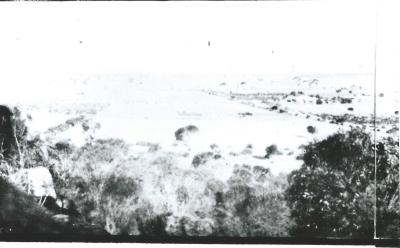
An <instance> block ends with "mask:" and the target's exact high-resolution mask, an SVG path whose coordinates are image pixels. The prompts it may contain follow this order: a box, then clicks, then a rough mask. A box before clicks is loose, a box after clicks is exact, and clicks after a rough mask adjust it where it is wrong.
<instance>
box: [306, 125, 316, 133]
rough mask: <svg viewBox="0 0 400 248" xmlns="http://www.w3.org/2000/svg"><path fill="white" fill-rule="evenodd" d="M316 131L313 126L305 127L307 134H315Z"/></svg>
mask: <svg viewBox="0 0 400 248" xmlns="http://www.w3.org/2000/svg"><path fill="white" fill-rule="evenodd" d="M316 131H317V129H316V128H315V127H313V126H308V127H307V132H309V133H315V132H316Z"/></svg>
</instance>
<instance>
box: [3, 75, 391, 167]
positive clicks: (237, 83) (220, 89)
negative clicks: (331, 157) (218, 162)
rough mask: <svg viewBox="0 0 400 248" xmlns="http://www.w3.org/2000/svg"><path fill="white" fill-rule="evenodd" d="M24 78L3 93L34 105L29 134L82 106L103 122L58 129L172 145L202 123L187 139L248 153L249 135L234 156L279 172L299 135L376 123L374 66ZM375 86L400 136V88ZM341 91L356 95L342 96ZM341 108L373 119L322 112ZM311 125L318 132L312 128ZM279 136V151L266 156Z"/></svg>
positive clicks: (292, 158)
mask: <svg viewBox="0 0 400 248" xmlns="http://www.w3.org/2000/svg"><path fill="white" fill-rule="evenodd" d="M21 87H23V86H22V85H20V86H17V85H14V86H8V88H7V89H6V90H7V91H8V92H14V93H13V94H8V95H7V96H3V97H2V98H3V99H4V100H5V102H7V103H12V104H15V105H17V106H20V107H21V108H22V109H23V110H24V112H25V113H30V114H31V116H32V121H30V123H29V126H30V131H31V134H32V135H35V134H38V133H41V134H42V135H43V134H44V133H45V131H46V130H47V129H48V128H50V127H54V126H57V125H59V124H62V123H64V122H65V121H66V120H68V119H71V118H74V117H77V116H80V115H84V116H85V118H86V119H88V120H89V121H90V123H92V124H91V125H92V126H95V124H96V123H98V125H97V128H95V129H93V130H91V132H84V131H83V130H82V128H81V127H79V126H76V127H73V128H69V129H68V130H66V131H63V132H59V133H57V139H61V140H62V139H65V140H70V141H72V142H74V143H75V144H77V145H82V144H83V143H84V142H85V139H86V138H87V136H88V135H92V136H93V137H95V138H111V137H112V138H122V139H124V140H126V141H127V142H129V143H131V144H137V143H138V142H139V143H140V142H152V143H158V144H159V145H160V146H161V147H163V148H164V149H172V148H171V147H173V146H172V145H173V144H174V142H175V136H174V132H175V131H176V130H177V129H178V128H180V127H183V126H186V125H189V124H191V125H195V126H197V127H198V128H199V130H200V131H199V133H198V135H195V136H194V137H193V138H192V139H191V141H190V147H191V149H192V151H193V152H201V151H205V150H207V149H209V147H210V145H212V144H217V145H218V147H220V148H221V150H223V151H225V152H226V153H227V154H228V153H230V154H241V153H243V150H244V149H245V148H246V146H248V145H251V147H252V148H251V152H250V153H249V154H248V155H243V156H242V155H240V156H232V157H231V159H232V160H233V162H243V163H251V164H256V165H262V166H265V167H269V168H270V169H271V170H272V172H273V173H280V172H289V171H291V170H293V169H295V168H298V167H299V166H300V165H301V161H299V160H296V156H298V155H299V154H301V152H302V150H301V145H304V144H307V143H308V142H311V141H313V140H320V139H323V138H325V137H326V136H328V135H330V134H332V133H334V132H336V131H337V130H346V129H349V127H350V126H351V125H353V126H357V125H358V126H362V125H365V126H366V128H367V130H368V131H372V130H373V129H372V125H371V123H368V122H369V121H370V120H371V118H372V115H373V109H374V105H373V94H374V92H373V77H372V76H371V75H297V76H295V75H235V76H227V75H217V76H215V75H214V76H209V75H200V76H199V75H197V76H196V75H155V74H137V75H96V76H80V77H71V78H68V79H65V80H53V81H49V82H46V83H44V82H42V83H38V84H30V85H26V87H24V91H23V92H21V90H20V89H21ZM18 90H19V92H17V91H18ZM381 93H382V94H381ZM377 94H378V97H377V109H378V117H380V118H381V117H382V118H384V117H391V118H392V123H389V122H384V123H383V124H381V126H380V129H381V130H380V133H379V134H378V135H380V136H385V135H395V136H396V135H397V136H398V124H393V121H394V120H395V118H397V122H398V114H395V111H397V110H398V98H397V97H396V96H397V94H398V91H397V90H394V89H392V88H391V87H381V88H379V87H378V91H377ZM15 96H18V99H16V98H15ZM343 98H345V99H349V98H351V99H352V100H351V103H341V99H343ZM319 99H320V100H321V102H322V103H321V104H317V101H318V100H319ZM274 107H275V108H274ZM344 114H350V115H352V116H356V117H364V118H366V119H365V120H363V121H361V123H352V122H348V121H344V122H343V123H337V122H332V118H330V117H326V118H325V119H324V118H322V117H321V116H323V115H325V116H343V115H344ZM363 122H364V123H363ZM308 126H313V127H315V128H316V132H315V133H310V132H308V131H307V127H308ZM396 126H397V131H395V132H394V133H390V134H388V133H387V130H390V129H393V127H396ZM381 133H382V134H381ZM272 144H275V145H277V147H278V149H279V151H280V152H281V154H279V155H276V156H272V157H271V158H270V159H261V157H263V156H264V155H265V148H266V147H267V146H269V145H272Z"/></svg>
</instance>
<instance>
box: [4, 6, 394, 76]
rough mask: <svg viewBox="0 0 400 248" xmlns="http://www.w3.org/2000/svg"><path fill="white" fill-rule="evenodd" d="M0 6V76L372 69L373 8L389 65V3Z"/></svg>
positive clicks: (373, 40)
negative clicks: (377, 4) (381, 4)
mask: <svg viewBox="0 0 400 248" xmlns="http://www.w3.org/2000/svg"><path fill="white" fill-rule="evenodd" d="M1 5H2V6H1V8H0V68H1V70H2V73H1V75H0V79H2V80H1V81H3V82H18V81H20V82H25V83H26V82H28V81H32V82H34V81H35V80H36V81H38V80H40V79H43V80H44V79H46V78H53V79H54V78H58V77H62V76H69V75H74V74H96V73H103V74H112V73H142V72H154V73H165V72H166V73H228V74H229V73H261V74H277V73H278V74H279V73H372V72H373V70H374V45H375V34H376V28H375V23H376V22H375V21H376V12H377V10H378V12H379V11H380V12H381V14H380V16H379V17H378V19H379V18H381V19H382V22H381V23H379V22H378V24H379V25H380V26H379V25H378V28H380V29H382V33H381V34H382V38H381V39H379V42H381V43H382V44H384V45H385V47H383V48H382V49H381V50H380V52H381V54H383V55H384V56H383V55H382V56H381V55H380V54H379V56H378V57H379V59H380V60H381V62H382V63H383V65H382V66H381V67H380V69H384V68H392V69H393V63H392V62H393V60H391V59H392V57H394V56H393V48H392V47H393V46H395V44H398V43H396V39H394V40H393V33H394V23H396V22H394V21H395V20H393V18H394V17H393V18H392V16H395V13H394V10H393V8H392V6H391V5H389V6H386V5H383V6H380V5H379V6H378V7H379V8H377V6H376V4H375V3H374V2H365V1H361V2H360V1H356V2H350V3H349V1H343V2H341V1H283V2H281V1H276V2H150V3H149V2H141V3H138V2H108V3H104V2H103V3H93V2H89V3H88V2H86V3H82V2H67V3H60V2H58V3H34V4H32V3H18V4H16V3H4V4H3V3H2V4H1ZM388 13H389V14H388ZM396 20H397V19H396ZM387 24H390V25H387ZM396 38H398V37H396ZM397 40H398V39H397ZM397 51H398V50H397ZM395 54H396V53H395ZM396 55H397V54H396ZM386 61H389V62H386ZM384 63H387V65H386V64H384Z"/></svg>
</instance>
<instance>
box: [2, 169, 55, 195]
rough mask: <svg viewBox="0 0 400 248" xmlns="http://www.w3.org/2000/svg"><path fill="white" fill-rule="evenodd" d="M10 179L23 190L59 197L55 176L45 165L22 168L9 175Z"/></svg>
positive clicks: (29, 192)
mask: <svg viewBox="0 0 400 248" xmlns="http://www.w3.org/2000/svg"><path fill="white" fill-rule="evenodd" d="M9 180H10V181H11V182H12V183H14V184H15V185H16V186H17V187H18V188H19V189H21V190H22V191H24V192H26V193H28V194H31V195H34V196H37V197H41V196H51V197H53V198H54V199H57V197H56V192H55V190H54V184H53V178H52V176H51V174H50V172H49V170H48V169H47V168H45V167H35V168H29V169H21V170H19V171H17V172H16V173H15V174H12V175H10V176H9Z"/></svg>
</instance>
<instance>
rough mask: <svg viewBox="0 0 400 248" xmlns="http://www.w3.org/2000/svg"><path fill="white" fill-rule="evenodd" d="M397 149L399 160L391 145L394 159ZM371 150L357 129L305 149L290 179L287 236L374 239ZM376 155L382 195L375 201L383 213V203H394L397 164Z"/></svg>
mask: <svg viewBox="0 0 400 248" xmlns="http://www.w3.org/2000/svg"><path fill="white" fill-rule="evenodd" d="M396 146H397V157H398V143H397V145H393V144H392V145H390V147H392V148H393V150H392V152H393V153H396V152H395V150H396V149H395V147H396ZM378 148H379V145H378ZM373 149H374V146H373V143H372V142H371V139H370V136H369V134H367V133H365V132H364V131H363V130H361V129H352V130H350V131H349V132H347V133H336V134H334V135H332V136H330V137H328V138H327V139H325V140H323V141H320V142H315V143H312V144H309V145H307V146H306V147H305V153H304V156H303V160H304V164H303V165H302V166H301V168H300V169H299V170H296V171H293V172H292V173H291V174H290V175H289V188H288V189H287V191H286V199H287V201H288V204H289V206H290V208H291V216H292V218H293V220H294V221H295V222H296V226H295V227H294V228H292V229H291V234H293V235H295V236H302V237H304V236H307V237H346V238H361V237H362V238H373V233H374V213H373V209H374V202H375V195H374V194H375V185H374V170H375V169H374V150H373ZM378 154H380V155H379V156H380V157H378V160H377V162H378V181H377V185H378V189H381V191H382V192H380V193H379V194H378V196H377V201H378V202H379V203H378V205H379V204H382V206H383V208H385V209H386V208H387V206H388V203H387V201H388V200H389V199H392V198H393V197H394V195H395V194H394V192H395V190H396V187H398V178H399V177H398V160H397V162H396V161H395V159H393V160H392V161H390V160H389V159H388V157H390V156H389V153H387V152H381V153H378ZM393 157H396V156H393ZM388 167H389V168H391V170H393V172H394V174H393V173H390V174H391V175H392V176H389V173H386V174H385V171H386V172H388V169H387V168H388ZM380 168H384V169H380ZM396 168H397V172H395V171H396ZM393 175H394V176H393ZM396 175H397V176H396ZM387 180H389V181H390V182H391V184H390V185H391V187H385V188H383V187H384V185H385V184H387V182H386V181H387ZM383 182H385V183H383ZM383 196H385V197H383ZM385 200H386V202H385ZM390 213H393V211H392V212H390ZM397 218H398V215H397ZM383 222H385V221H383ZM382 228H383V227H382ZM383 229H384V228H383Z"/></svg>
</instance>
